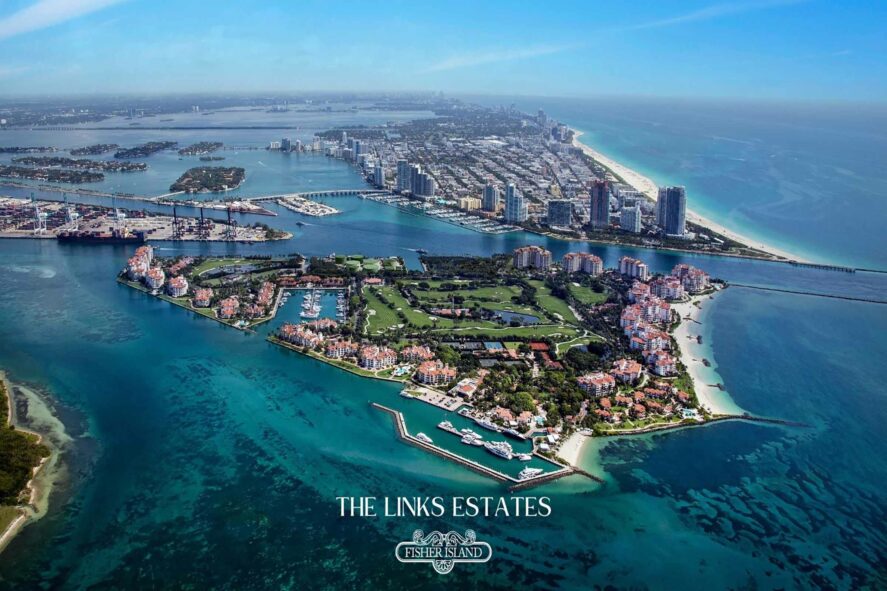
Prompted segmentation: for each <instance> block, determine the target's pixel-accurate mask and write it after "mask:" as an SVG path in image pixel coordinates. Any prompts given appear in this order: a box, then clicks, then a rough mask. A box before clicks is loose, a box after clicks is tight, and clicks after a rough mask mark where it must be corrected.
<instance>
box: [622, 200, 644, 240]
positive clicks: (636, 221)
mask: <svg viewBox="0 0 887 591" xmlns="http://www.w3.org/2000/svg"><path fill="white" fill-rule="evenodd" d="M619 227H620V228H622V229H623V230H625V231H626V232H634V233H635V234H637V233H639V232H640V231H641V206H640V205H637V204H635V205H633V206H631V207H623V208H622V214H621V215H620V217H619Z"/></svg>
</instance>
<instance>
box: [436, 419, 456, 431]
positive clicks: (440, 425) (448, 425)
mask: <svg viewBox="0 0 887 591" xmlns="http://www.w3.org/2000/svg"><path fill="white" fill-rule="evenodd" d="M437 428H438V429H443V430H444V431H455V430H456V429H455V427H453V423H451V422H449V421H441V422H439V423H438V424H437Z"/></svg>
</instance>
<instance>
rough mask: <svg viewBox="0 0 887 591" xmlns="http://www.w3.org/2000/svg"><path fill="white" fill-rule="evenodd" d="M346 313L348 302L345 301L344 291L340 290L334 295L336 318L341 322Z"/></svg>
mask: <svg viewBox="0 0 887 591" xmlns="http://www.w3.org/2000/svg"><path fill="white" fill-rule="evenodd" d="M347 313H348V304H347V303H346V302H345V292H344V291H340V292H339V294H338V295H337V296H336V320H338V321H339V322H343V321H344V320H345V317H346V315H347Z"/></svg>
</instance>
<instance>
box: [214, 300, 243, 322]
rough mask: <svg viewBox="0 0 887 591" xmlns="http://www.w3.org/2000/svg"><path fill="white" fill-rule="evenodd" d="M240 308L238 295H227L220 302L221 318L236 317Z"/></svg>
mask: <svg viewBox="0 0 887 591" xmlns="http://www.w3.org/2000/svg"><path fill="white" fill-rule="evenodd" d="M239 309H240V300H238V299H237V296H231V297H227V298H225V299H224V300H222V301H221V302H219V318H234V316H235V315H236V314H237V311H238V310H239Z"/></svg>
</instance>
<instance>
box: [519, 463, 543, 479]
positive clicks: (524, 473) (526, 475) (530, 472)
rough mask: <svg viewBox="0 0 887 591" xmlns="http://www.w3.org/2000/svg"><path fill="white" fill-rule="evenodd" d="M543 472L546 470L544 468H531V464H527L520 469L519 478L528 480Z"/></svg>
mask: <svg viewBox="0 0 887 591" xmlns="http://www.w3.org/2000/svg"><path fill="white" fill-rule="evenodd" d="M543 472H545V470H543V469H542V468H530V467H529V466H527V467H526V468H524V469H523V470H521V471H520V474H518V475H517V479H518V480H528V479H530V478H533V477H534V476H539V475H540V474H542V473H543Z"/></svg>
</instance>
